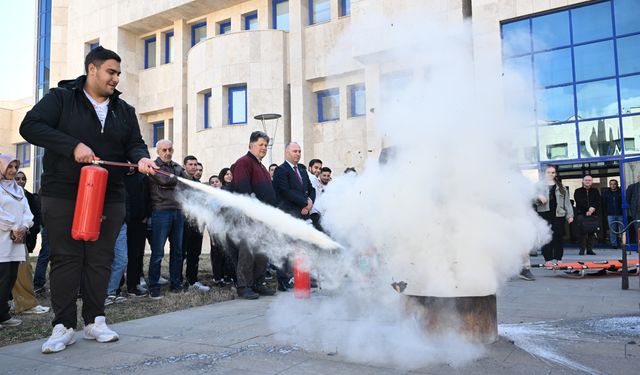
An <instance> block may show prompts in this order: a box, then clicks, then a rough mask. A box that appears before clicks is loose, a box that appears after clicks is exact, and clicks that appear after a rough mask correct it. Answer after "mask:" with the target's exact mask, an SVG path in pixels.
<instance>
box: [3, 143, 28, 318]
mask: <svg viewBox="0 0 640 375" xmlns="http://www.w3.org/2000/svg"><path fill="white" fill-rule="evenodd" d="M19 165H20V163H19V162H18V160H16V159H15V158H13V157H11V156H9V155H0V326H2V327H13V326H17V325H20V324H21V323H22V321H21V320H19V319H16V318H13V317H11V315H10V314H9V296H10V294H11V289H12V288H13V285H14V283H15V282H16V277H17V276H18V266H19V264H20V262H24V261H25V260H26V256H25V255H26V248H25V244H24V242H25V237H26V235H27V231H28V229H29V228H30V227H31V226H32V225H33V214H31V209H30V208H29V202H27V198H26V196H25V194H24V191H23V190H22V188H21V187H20V186H18V184H17V183H16V181H15V180H14V178H15V176H16V173H17V172H18V167H19Z"/></svg>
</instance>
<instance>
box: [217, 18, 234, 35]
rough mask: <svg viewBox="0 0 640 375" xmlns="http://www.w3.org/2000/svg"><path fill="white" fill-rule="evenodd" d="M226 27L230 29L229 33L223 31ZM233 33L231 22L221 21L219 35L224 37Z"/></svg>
mask: <svg viewBox="0 0 640 375" xmlns="http://www.w3.org/2000/svg"><path fill="white" fill-rule="evenodd" d="M225 27H229V30H228V31H223V29H224V28H225ZM230 32H231V20H230V19H228V20H224V21H220V22H218V35H224V34H228V33H230Z"/></svg>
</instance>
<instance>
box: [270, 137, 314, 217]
mask: <svg viewBox="0 0 640 375" xmlns="http://www.w3.org/2000/svg"><path fill="white" fill-rule="evenodd" d="M301 155H302V151H301V149H300V145H299V144H297V143H295V142H290V143H289V144H287V146H286V147H285V149H284V158H285V161H284V163H282V164H280V165H279V166H278V167H277V168H276V170H275V172H274V173H273V189H274V190H275V191H276V199H277V202H278V203H277V206H278V208H280V209H281V210H282V211H284V212H286V213H288V214H290V215H291V216H293V217H297V218H300V219H306V218H308V217H309V213H310V212H311V208H312V207H313V201H314V200H315V199H316V190H315V189H314V188H313V186H312V185H311V180H310V179H309V175H308V174H307V168H306V167H305V166H304V164H300V163H299V161H300V156H301Z"/></svg>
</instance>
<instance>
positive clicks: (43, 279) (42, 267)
mask: <svg viewBox="0 0 640 375" xmlns="http://www.w3.org/2000/svg"><path fill="white" fill-rule="evenodd" d="M40 236H41V237H40V240H41V241H42V246H40V253H39V254H38V262H37V263H36V270H35V272H34V273H33V288H34V289H38V288H42V287H44V284H46V283H47V266H48V265H49V236H48V235H47V228H45V227H42V228H41V230H40Z"/></svg>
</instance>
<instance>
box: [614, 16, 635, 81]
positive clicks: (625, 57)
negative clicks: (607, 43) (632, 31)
mask: <svg viewBox="0 0 640 375" xmlns="http://www.w3.org/2000/svg"><path fill="white" fill-rule="evenodd" d="M638 22H640V20H638ZM618 72H619V74H629V73H638V72H640V35H634V36H628V37H626V38H620V39H618Z"/></svg>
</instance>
